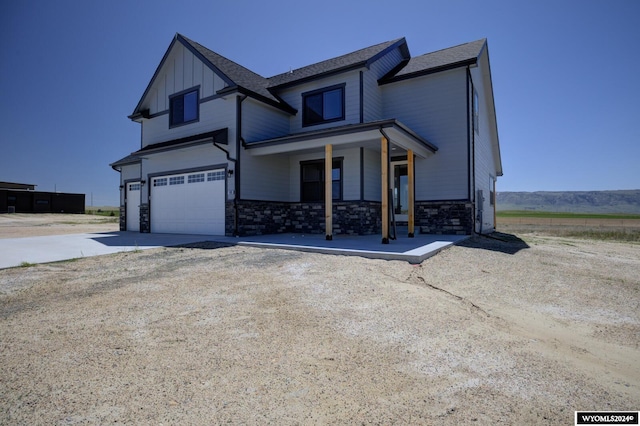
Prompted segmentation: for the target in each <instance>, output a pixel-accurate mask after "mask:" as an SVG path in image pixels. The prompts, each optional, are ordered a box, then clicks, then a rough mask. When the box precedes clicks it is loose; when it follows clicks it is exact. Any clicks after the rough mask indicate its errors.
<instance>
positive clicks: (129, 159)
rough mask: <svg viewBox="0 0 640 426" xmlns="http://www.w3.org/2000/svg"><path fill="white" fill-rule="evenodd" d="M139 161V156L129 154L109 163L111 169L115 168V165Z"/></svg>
mask: <svg viewBox="0 0 640 426" xmlns="http://www.w3.org/2000/svg"><path fill="white" fill-rule="evenodd" d="M139 162H140V156H138V155H135V154H130V155H127V156H126V157H124V158H121V159H119V160H118V161H114V162H113V163H111V164H109V165H110V166H111V167H112V168H113V169H116V168H117V167H120V166H124V165H127V164H135V163H139Z"/></svg>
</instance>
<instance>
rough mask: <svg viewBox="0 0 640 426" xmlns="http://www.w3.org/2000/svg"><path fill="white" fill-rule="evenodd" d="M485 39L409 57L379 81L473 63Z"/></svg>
mask: <svg viewBox="0 0 640 426" xmlns="http://www.w3.org/2000/svg"><path fill="white" fill-rule="evenodd" d="M486 44H487V39H484V38H483V39H480V40H476V41H472V42H469V43H464V44H460V45H458V46H454V47H449V48H447V49H442V50H438V51H435V52H431V53H426V54H424V55H420V56H416V57H414V58H411V59H410V60H409V61H408V62H407V63H406V64H405V65H404V66H403V67H402V68H400V69H395V70H393V71H391V72H390V73H389V74H387V75H386V76H384V77H383V78H382V79H380V82H381V83H390V82H393V81H399V80H405V79H407V78H413V77H419V76H421V75H426V74H431V73H434V72H438V71H444V70H447V69H451V68H457V67H459V66H465V65H471V64H475V63H476V62H477V61H478V58H479V57H480V55H481V53H482V51H483V49H484V48H485V46H486Z"/></svg>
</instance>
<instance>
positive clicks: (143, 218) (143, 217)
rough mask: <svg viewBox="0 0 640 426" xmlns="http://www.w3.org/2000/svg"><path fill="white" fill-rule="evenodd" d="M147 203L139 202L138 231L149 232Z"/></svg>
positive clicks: (149, 222) (149, 223)
mask: <svg viewBox="0 0 640 426" xmlns="http://www.w3.org/2000/svg"><path fill="white" fill-rule="evenodd" d="M150 231H151V221H150V218H149V203H144V204H140V232H150Z"/></svg>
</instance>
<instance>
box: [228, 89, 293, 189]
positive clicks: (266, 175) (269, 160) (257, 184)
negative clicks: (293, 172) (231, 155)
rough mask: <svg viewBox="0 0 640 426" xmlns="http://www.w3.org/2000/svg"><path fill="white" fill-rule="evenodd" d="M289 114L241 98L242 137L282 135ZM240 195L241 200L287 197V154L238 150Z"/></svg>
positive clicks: (283, 134) (287, 122)
mask: <svg viewBox="0 0 640 426" xmlns="http://www.w3.org/2000/svg"><path fill="white" fill-rule="evenodd" d="M288 132H289V114H287V113H284V112H282V111H279V110H276V109H275V108H272V107H270V106H266V105H264V104H263V103H261V102H258V101H256V100H254V99H251V98H246V99H245V100H244V101H243V102H242V137H243V138H244V140H245V141H246V142H255V141H259V140H265V139H272V138H276V137H280V136H285V135H286V134H287V133H288ZM240 155H241V159H240V167H241V171H240V172H241V173H240V176H241V179H240V187H241V190H240V197H241V198H242V199H243V200H261V201H288V200H289V193H290V190H289V158H288V157H287V156H286V155H267V156H254V155H252V154H251V151H250V150H245V149H242V150H241V152H240Z"/></svg>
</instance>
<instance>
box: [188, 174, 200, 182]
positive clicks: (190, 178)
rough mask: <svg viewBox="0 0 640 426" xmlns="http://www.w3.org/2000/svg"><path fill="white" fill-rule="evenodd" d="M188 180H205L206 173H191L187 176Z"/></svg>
mask: <svg viewBox="0 0 640 426" xmlns="http://www.w3.org/2000/svg"><path fill="white" fill-rule="evenodd" d="M187 181H188V182H189V183H196V182H204V173H197V174H195V175H189V177H188V178H187Z"/></svg>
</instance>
